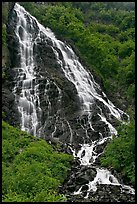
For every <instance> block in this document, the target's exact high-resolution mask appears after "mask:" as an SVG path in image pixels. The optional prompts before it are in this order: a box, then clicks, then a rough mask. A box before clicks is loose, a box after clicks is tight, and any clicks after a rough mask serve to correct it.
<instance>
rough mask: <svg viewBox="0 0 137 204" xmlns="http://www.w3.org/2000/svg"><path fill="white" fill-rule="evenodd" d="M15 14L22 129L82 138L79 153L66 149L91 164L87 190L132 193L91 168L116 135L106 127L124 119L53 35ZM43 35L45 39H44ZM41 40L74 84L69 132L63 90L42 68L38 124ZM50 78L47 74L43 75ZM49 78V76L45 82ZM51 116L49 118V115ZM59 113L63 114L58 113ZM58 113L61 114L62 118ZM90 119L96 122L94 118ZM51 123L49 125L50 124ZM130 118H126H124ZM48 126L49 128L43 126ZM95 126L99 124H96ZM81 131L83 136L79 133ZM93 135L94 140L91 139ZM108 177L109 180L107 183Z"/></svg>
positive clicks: (17, 95) (24, 14)
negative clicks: (112, 188) (75, 101)
mask: <svg viewBox="0 0 137 204" xmlns="http://www.w3.org/2000/svg"><path fill="white" fill-rule="evenodd" d="M14 11H15V12H16V14H17V23H16V30H15V34H16V37H17V39H18V41H19V53H20V67H18V68H17V67H16V68H14V69H16V73H17V74H16V76H15V87H14V89H13V93H14V94H15V100H16V102H17V104H18V111H19V113H20V116H21V129H22V130H24V131H26V132H28V133H31V134H33V135H35V136H41V134H42V132H43V134H44V133H45V132H46V131H50V129H51V132H50V134H51V137H52V138H54V136H55V135H56V134H58V132H59V133H60V135H61V136H60V139H61V138H63V135H65V128H66V129H67V133H69V139H68V141H69V143H70V144H71V143H77V140H76V138H80V137H81V141H83V142H81V144H80V145H81V147H80V149H79V150H76V149H75V148H73V147H71V151H72V153H73V155H74V157H75V158H78V159H79V161H80V165H81V166H90V165H93V166H94V168H95V169H96V171H97V174H96V176H95V178H94V180H93V181H89V184H88V191H87V195H86V196H85V197H88V194H89V192H90V191H91V190H93V191H96V190H97V184H100V185H101V184H106V185H118V186H120V187H121V189H122V190H124V189H128V190H129V193H133V194H134V189H132V188H131V187H129V186H126V185H123V184H120V183H119V181H118V180H117V178H115V177H114V176H113V175H112V174H111V172H110V171H108V170H107V169H104V168H99V167H97V166H96V163H95V162H96V160H97V158H98V157H99V156H100V155H101V154H102V153H103V151H102V152H99V153H98V152H97V148H98V147H99V146H100V145H102V144H104V143H105V142H106V141H107V140H109V139H111V138H112V135H117V131H116V129H115V127H114V126H113V124H112V123H111V122H112V120H113V119H115V120H117V121H120V122H122V121H123V117H124V116H126V117H127V118H128V116H127V115H126V114H125V113H124V112H123V111H122V110H120V109H118V108H117V107H115V105H114V104H113V103H112V102H111V101H110V100H109V99H108V98H107V96H106V94H105V93H104V92H102V90H101V87H100V86H99V85H98V84H97V83H96V82H95V80H94V77H93V76H92V75H91V73H90V72H89V71H88V70H87V69H86V68H84V67H83V66H82V64H81V63H80V62H79V59H78V57H77V55H76V54H75V53H74V51H73V50H72V48H71V47H70V46H69V45H67V44H66V43H64V42H62V41H60V40H58V39H57V38H56V36H55V35H54V33H53V32H52V31H51V30H50V29H49V28H45V27H44V26H42V25H41V24H40V23H39V22H38V21H37V19H36V18H34V17H33V16H31V15H30V14H29V13H28V12H27V11H26V10H25V9H24V8H23V7H22V6H20V5H19V4H17V3H16V4H15V7H14ZM43 36H44V37H43ZM41 39H42V40H43V41H45V43H48V41H50V48H51V50H52V52H53V55H54V56H55V59H56V61H57V63H58V65H59V67H60V71H61V72H62V73H63V74H64V76H65V78H66V79H65V80H67V81H68V82H69V83H72V84H73V87H75V90H76V92H77V95H78V98H79V104H80V111H79V112H78V117H77V118H76V119H75V122H76V121H77V123H78V128H79V129H78V128H77V129H76V128H74V124H73V121H71V119H68V118H67V117H66V116H60V115H61V113H62V112H63V111H62V109H61V108H62V105H61V101H62V97H63V91H62V89H61V88H60V87H59V85H57V83H55V81H54V82H53V81H52V80H50V79H49V78H50V77H49V76H45V75H46V73H48V71H47V70H46V69H45V73H44V74H45V75H44V76H45V78H46V83H45V84H44V86H45V88H44V92H43V97H44V99H45V100H46V104H47V106H46V107H47V109H46V120H45V121H44V125H42V115H43V114H44V113H43V112H44V111H43V110H42V108H41V106H42V105H41V104H42V101H41V99H40V93H39V92H40V85H39V80H40V79H41V80H43V76H42V75H41V74H40V72H39V71H36V69H35V68H36V60H35V58H34V46H37V45H38V42H41ZM48 75H49V74H48ZM48 77H49V78H48ZM50 84H52V85H54V87H55V89H56V92H57V97H56V101H57V102H55V103H54V104H56V103H57V104H58V107H60V108H59V109H58V110H53V109H54V106H53V100H51V98H50V95H48V94H49V93H48V88H49V86H50ZM55 111H56V113H55V114H54V112H55ZM61 111H62V112H61ZM62 115H63V114H62ZM93 118H95V120H93ZM52 120H53V123H54V125H52V124H51V123H52ZM128 120H129V118H128ZM49 124H51V125H50V127H49V128H48V125H49ZM98 124H99V125H98ZM81 131H82V133H81ZM94 135H96V137H93V136H94ZM110 178H111V179H110ZM81 188H82V186H81V187H80V188H79V189H78V190H77V191H75V192H74V195H76V194H80V193H81Z"/></svg>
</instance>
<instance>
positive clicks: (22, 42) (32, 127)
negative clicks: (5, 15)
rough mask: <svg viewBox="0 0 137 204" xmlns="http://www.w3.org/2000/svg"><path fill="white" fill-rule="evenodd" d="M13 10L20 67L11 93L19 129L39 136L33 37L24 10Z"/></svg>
mask: <svg viewBox="0 0 137 204" xmlns="http://www.w3.org/2000/svg"><path fill="white" fill-rule="evenodd" d="M14 10H15V11H16V13H17V17H18V18H17V19H18V22H17V26H16V30H15V33H16V36H17V38H18V40H19V46H20V47H19V49H20V67H19V68H16V69H17V71H18V75H17V78H16V81H17V83H16V85H15V87H14V90H13V93H14V94H15V96H16V101H18V110H19V113H20V114H21V129H22V130H24V131H26V132H28V133H30V134H33V135H37V136H39V135H40V133H39V131H38V126H39V125H40V121H38V116H37V113H39V115H40V114H41V108H40V100H39V95H38V92H39V85H38V84H37V82H36V72H35V71H34V59H33V46H34V42H33V36H32V34H31V33H30V30H28V22H27V19H26V16H25V15H26V11H25V9H24V8H23V7H21V6H19V5H18V4H15V7H14ZM29 20H30V29H32V30H33V26H32V25H33V23H32V18H29ZM18 87H21V92H20V94H19V96H18V93H17V90H18Z"/></svg>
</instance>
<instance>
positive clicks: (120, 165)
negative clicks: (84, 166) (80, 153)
mask: <svg viewBox="0 0 137 204" xmlns="http://www.w3.org/2000/svg"><path fill="white" fill-rule="evenodd" d="M100 160H101V163H102V165H103V166H106V167H114V168H115V169H116V170H117V171H118V172H120V173H121V174H122V176H123V179H124V180H125V182H127V183H130V184H132V185H134V186H135V124H134V122H131V123H129V124H123V125H120V126H119V128H118V137H116V138H114V139H113V140H112V141H111V143H110V144H109V145H108V146H107V147H106V148H105V151H104V154H103V156H102V157H101V159H100Z"/></svg>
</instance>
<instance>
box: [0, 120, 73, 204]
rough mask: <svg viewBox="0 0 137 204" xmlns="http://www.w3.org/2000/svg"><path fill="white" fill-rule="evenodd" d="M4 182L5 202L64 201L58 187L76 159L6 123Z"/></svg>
mask: <svg viewBox="0 0 137 204" xmlns="http://www.w3.org/2000/svg"><path fill="white" fill-rule="evenodd" d="M2 135H3V142H2V146H3V148H2V161H3V163H2V168H3V171H2V172H3V173H2V178H3V180H2V182H3V185H2V186H3V191H2V192H3V201H4V202H35V201H36V202H42V201H43V202H44V201H45V202H48V201H51V202H52V201H63V200H65V196H64V195H61V194H59V193H58V191H57V188H58V186H59V185H61V183H62V182H63V181H64V179H65V177H66V176H67V172H68V170H69V168H70V162H71V161H72V156H71V155H67V154H63V153H59V152H55V151H54V150H53V148H52V147H51V146H50V145H49V144H48V143H47V142H46V141H44V140H42V139H39V138H36V137H33V136H31V135H28V134H27V133H25V132H23V131H21V130H19V129H17V128H14V127H12V126H10V125H8V124H7V123H5V122H4V121H3V122H2Z"/></svg>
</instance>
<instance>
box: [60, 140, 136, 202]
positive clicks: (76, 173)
mask: <svg viewBox="0 0 137 204" xmlns="http://www.w3.org/2000/svg"><path fill="white" fill-rule="evenodd" d="M79 146H80V145H79ZM102 148H104V146H103V145H102ZM71 149H72V147H71V145H70V144H69V145H68V146H67V145H65V146H64V145H63V148H62V151H63V152H65V153H68V154H72V151H71ZM77 151H78V149H77ZM100 152H101V147H100ZM97 169H100V172H101V171H103V173H104V171H106V178H102V181H101V180H99V177H98V176H97ZM97 177H98V178H97ZM95 178H96V179H98V181H97V182H96V185H94V181H95V180H96V179H95ZM103 179H104V180H105V181H106V183H107V184H104V183H105V182H103ZM109 182H110V183H109ZM118 183H119V184H118ZM91 184H92V185H91ZM91 186H92V188H91ZM59 192H60V193H63V194H65V196H66V197H67V202H135V192H134V189H133V188H130V186H128V185H124V182H123V179H122V177H121V175H120V174H119V173H118V172H117V171H116V170H115V169H113V168H111V169H109V170H106V169H105V168H103V167H100V161H99V157H98V158H97V159H96V161H95V162H94V163H93V164H90V165H81V162H80V159H79V158H77V157H75V158H74V161H73V163H72V166H71V170H70V172H69V175H68V177H67V178H66V179H65V181H64V183H63V184H62V185H61V186H59Z"/></svg>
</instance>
